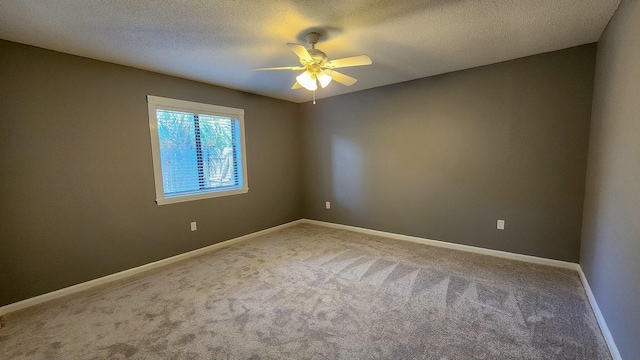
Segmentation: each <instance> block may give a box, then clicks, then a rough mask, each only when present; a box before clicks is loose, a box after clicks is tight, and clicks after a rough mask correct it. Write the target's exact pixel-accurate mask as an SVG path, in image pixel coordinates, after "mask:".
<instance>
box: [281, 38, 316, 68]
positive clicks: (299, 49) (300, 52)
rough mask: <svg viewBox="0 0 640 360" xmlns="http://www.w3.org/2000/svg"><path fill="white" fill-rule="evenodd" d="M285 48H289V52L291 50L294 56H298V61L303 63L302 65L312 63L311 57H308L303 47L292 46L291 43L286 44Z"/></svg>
mask: <svg viewBox="0 0 640 360" xmlns="http://www.w3.org/2000/svg"><path fill="white" fill-rule="evenodd" d="M287 46H288V47H290V48H291V50H293V52H294V53H296V55H298V57H299V58H300V61H301V62H303V63H304V64H311V63H313V58H312V57H311V55H309V52H308V51H307V49H306V48H305V47H304V46H302V45H300V44H293V43H288V44H287Z"/></svg>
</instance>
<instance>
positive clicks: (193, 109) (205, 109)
mask: <svg viewBox="0 0 640 360" xmlns="http://www.w3.org/2000/svg"><path fill="white" fill-rule="evenodd" d="M147 105H148V110H149V132H150V135H151V153H152V159H153V177H154V182H155V189H156V203H157V204H158V205H165V204H174V203H179V202H185V201H193V200H201V199H210V198H215V197H221V196H229V195H237V194H244V193H247V192H248V191H249V182H248V179H247V152H246V145H245V135H244V109H236V108H231V107H225V106H219V105H212V104H204V103H198V102H193V101H186V100H178V99H171V98H165V97H160V96H155V95H147ZM157 109H161V110H169V111H181V112H187V113H193V114H198V115H200V114H202V115H211V116H219V117H229V118H231V119H235V120H237V121H238V125H239V133H240V144H239V149H240V159H241V164H239V166H240V168H241V169H238V173H239V174H241V176H242V187H241V188H239V189H238V188H237V189H231V190H200V191H199V192H197V193H195V194H188V195H179V196H170V197H165V193H164V185H163V178H162V160H161V158H160V135H159V134H158V119H157V113H156V111H157Z"/></svg>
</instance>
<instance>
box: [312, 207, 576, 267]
mask: <svg viewBox="0 0 640 360" xmlns="http://www.w3.org/2000/svg"><path fill="white" fill-rule="evenodd" d="M302 222H303V223H305V224H314V225H319V226H325V227H330V228H334V229H342V230H349V231H355V232H359V233H363V234H369V235H376V236H382V237H387V238H391V239H396V240H404V241H411V242H415V243H420V244H425V245H431V246H437V247H442V248H447V249H453V250H460V251H466V252H472V253H476V254H482V255H489V256H495V257H499V258H504V259H511V260H518V261H524V262H529V263H534V264H541V265H548V266H555V267H559V268H564V269H571V270H576V271H577V270H578V269H579V268H580V265H578V264H576V263H572V262H568V261H561V260H554V259H547V258H542V257H537V256H531V255H522V254H515V253H510V252H506V251H500V250H491V249H485V248H481V247H476V246H470V245H461V244H455V243H450V242H446V241H439V240H431V239H425V238H420V237H416V236H409V235H401V234H395V233H390V232H385V231H378V230H371V229H365V228H360V227H355V226H349V225H342V224H334V223H330V222H324V221H318V220H310V219H302Z"/></svg>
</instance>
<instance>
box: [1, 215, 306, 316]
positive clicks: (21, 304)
mask: <svg viewBox="0 0 640 360" xmlns="http://www.w3.org/2000/svg"><path fill="white" fill-rule="evenodd" d="M301 222H302V220H295V221H292V222H289V223H286V224H282V225H278V226H274V227H271V228H268V229H264V230H260V231H256V232H254V233H251V234H247V235H243V236H240V237H237V238H234V239H230V240H226V241H223V242H220V243H217V244H213V245H209V246H206V247H203V248H200V249H197V250H193V251H189V252H186V253H184V254H179V255H175V256H172V257H168V258H166V259H162V260H158V261H154V262H152V263H148V264H145V265H141V266H138V267H134V268H131V269H128V270H124V271H120V272H117V273H115V274H111V275H107V276H103V277H101V278H97V279H94V280H90V281H87V282H83V283H80V284H76V285H72V286H69V287H66V288H63V289H60V290H56V291H52V292H49V293H46V294H42V295H39V296H36V297H32V298H29V299H25V300H22V301H18V302H15V303H12V304H8V305H5V306H2V307H0V316H1V315H5V314H8V313H10V312H14V311H18V310H22V309H26V308H28V307H31V306H34V305H38V304H41V303H44V302H47V301H50V300H53V299H57V298H60V297H62V296H66V295H70V294H73V293H77V292H79V291H83V290H87V289H90V288H92V287H95V286H98V285H103V284H107V283H110V282H112V281H115V280H120V279H124V278H127V277H130V276H133V275H137V274H140V273H143V272H145V271H149V270H151V269H155V268H159V267H162V266H166V265H169V264H172V263H175V262H177V261H182V260H185V259H188V258H191V257H194V256H198V255H202V254H205V253H208V252H210V251H214V250H219V249H222V248H225V247H227V246H231V245H233V244H237V243H239V242H241V241H245V240H249V239H251V238H254V237H256V236H260V235H265V234H268V233H272V232H274V231H278V230H282V229H285V228H288V227H291V226H294V225H297V224H299V223H301Z"/></svg>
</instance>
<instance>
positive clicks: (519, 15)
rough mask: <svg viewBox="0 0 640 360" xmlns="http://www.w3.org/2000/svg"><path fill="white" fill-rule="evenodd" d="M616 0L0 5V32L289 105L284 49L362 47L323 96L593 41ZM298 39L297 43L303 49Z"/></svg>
mask: <svg viewBox="0 0 640 360" xmlns="http://www.w3.org/2000/svg"><path fill="white" fill-rule="evenodd" d="M619 3H620V0H422V1H419V0H399V1H398V0H396V1H394V0H317V1H310V0H302V1H291V0H289V1H288V0H269V1H266V0H227V1H224V0H222V1H220V0H219V1H205V0H200V1H195V0H191V1H175V0H118V1H117V0H113V1H86V0H59V1H51V0H2V1H0V38H3V39H6V40H11V41H15V42H20V43H25V44H30V45H35V46H38V47H43V48H47V49H52V50H57V51H61V52H65V53H70V54H75V55H80V56H85V57H89V58H94V59H99V60H104V61H109V62H113V63H117V64H123V65H129V66H133V67H136V68H141V69H147V70H152V71H156V72H160V73H164V74H170V75H175V76H179V77H183V78H187V79H193V80H198V81H202V82H206V83H211V84H215V85H221V86H224V87H228V88H232V89H239V90H244V91H248V92H252V93H256V94H262V95H266V96H270V97H274V98H279V99H284V100H289V101H293V102H305V101H309V100H310V99H311V93H310V92H308V91H306V90H291V89H290V87H291V85H292V84H293V83H294V82H295V76H296V75H297V74H298V73H299V72H294V71H269V72H267V71H261V72H259V71H252V68H255V67H270V66H286V65H291V66H292V65H298V64H299V63H298V60H297V57H296V56H295V54H294V53H293V52H291V50H290V49H289V48H288V47H287V46H286V45H285V44H286V43H288V42H297V43H301V44H305V40H304V34H305V33H307V32H308V31H309V30H320V32H321V33H323V34H324V36H323V38H322V39H320V43H319V44H318V45H317V48H319V49H321V50H322V51H324V52H325V53H327V55H328V56H329V59H336V58H342V57H348V56H353V55H360V54H367V55H369V56H370V57H371V59H372V60H373V65H369V66H363V67H354V68H345V69H341V71H342V72H343V73H345V74H347V75H350V76H353V77H355V78H357V79H358V80H359V81H358V82H357V83H356V84H355V85H353V86H351V87H345V86H343V85H341V84H338V83H332V84H330V85H329V86H328V87H327V88H326V89H320V90H318V92H317V97H318V98H324V97H329V96H334V95H339V94H344V93H348V92H353V91H358V90H363V89H368V88H373V87H378V86H383V85H388V84H393V83H398V82H402V81H407V80H412V79H417V78H422V77H426V76H431V75H436V74H441V73H445V72H450V71H455V70H461V69H466V68H471V67H475V66H480V65H486V64H491V63H496V62H500V61H504V60H510V59H515V58H519V57H523V56H527V55H532V54H538V53H543V52H548V51H553V50H558V49H563V48H567V47H572V46H577V45H582V44H586V43H591V42H595V41H597V40H598V39H599V38H600V35H601V34H602V32H603V30H604V28H605V26H606V25H607V23H608V21H609V19H610V18H611V16H612V15H613V13H614V12H615V10H616V9H617V7H618V5H619ZM305 45H306V44H305Z"/></svg>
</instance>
